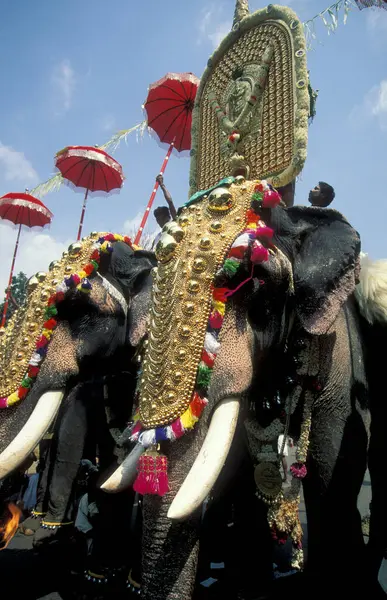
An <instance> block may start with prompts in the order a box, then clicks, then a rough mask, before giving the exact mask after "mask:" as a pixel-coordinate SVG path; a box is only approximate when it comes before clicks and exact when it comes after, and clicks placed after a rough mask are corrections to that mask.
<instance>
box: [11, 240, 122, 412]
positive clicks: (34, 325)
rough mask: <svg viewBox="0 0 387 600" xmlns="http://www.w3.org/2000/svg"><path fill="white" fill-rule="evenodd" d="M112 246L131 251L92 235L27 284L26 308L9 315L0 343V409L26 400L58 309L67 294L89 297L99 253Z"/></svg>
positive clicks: (49, 337)
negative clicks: (80, 294) (79, 293)
mask: <svg viewBox="0 0 387 600" xmlns="http://www.w3.org/2000/svg"><path fill="white" fill-rule="evenodd" d="M116 241H122V242H124V243H126V244H128V245H129V246H131V247H132V242H131V240H130V238H128V237H127V236H121V235H117V234H113V233H108V234H106V233H96V232H93V233H91V234H90V235H89V236H88V237H85V238H83V240H82V242H75V243H74V244H71V245H70V246H69V248H68V251H66V252H63V254H62V258H61V260H59V261H53V262H51V264H50V266H49V270H48V273H43V272H39V273H36V275H33V276H32V277H31V278H30V279H29V281H28V298H27V302H26V304H25V305H24V306H22V307H20V308H19V309H18V310H17V311H16V312H15V314H14V315H13V316H12V318H11V319H10V321H9V323H8V325H7V327H6V329H5V331H4V334H3V335H2V337H1V338H0V408H7V407H9V406H12V405H14V404H16V403H17V402H20V401H21V400H23V399H24V398H25V397H26V396H27V394H28V392H29V390H30V389H31V387H32V385H33V384H34V382H35V380H36V377H37V376H38V373H39V370H40V367H41V365H42V363H43V360H44V357H45V355H46V353H47V349H48V344H49V341H50V339H51V336H52V334H53V331H54V329H55V327H56V326H57V320H56V315H57V312H58V310H57V306H58V304H59V303H60V302H61V301H62V300H63V299H64V296H65V293H66V292H67V291H68V290H70V289H72V288H74V289H77V290H79V291H80V292H81V293H90V291H91V289H92V283H91V281H92V278H93V276H94V275H96V274H97V272H98V268H99V262H100V256H101V253H104V252H111V251H112V249H113V246H112V243H114V242H116ZM106 283H107V285H109V284H108V282H106ZM118 300H119V299H118Z"/></svg>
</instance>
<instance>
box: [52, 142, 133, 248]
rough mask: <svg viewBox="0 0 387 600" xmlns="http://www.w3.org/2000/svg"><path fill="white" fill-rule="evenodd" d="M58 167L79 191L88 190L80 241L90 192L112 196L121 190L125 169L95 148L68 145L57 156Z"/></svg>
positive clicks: (81, 222) (63, 175) (56, 163)
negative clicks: (117, 190) (115, 191)
mask: <svg viewBox="0 0 387 600" xmlns="http://www.w3.org/2000/svg"><path fill="white" fill-rule="evenodd" d="M55 166H56V168H57V169H58V170H59V171H60V172H61V174H62V177H64V178H65V179H67V181H69V182H70V183H72V184H73V185H74V186H75V187H76V188H83V189H85V190H86V193H85V198H84V201H83V206H82V212H81V218H80V221H79V228H78V237H77V240H79V239H80V238H81V233H82V226H83V219H84V216H85V211H86V202H87V197H88V195H89V192H105V193H109V192H111V191H112V190H115V189H118V188H120V187H122V184H123V182H124V175H123V173H122V167H121V165H120V164H119V163H118V162H117V161H116V160H114V158H112V157H111V156H110V155H109V154H107V152H105V151H104V150H100V149H99V148H96V147H94V148H93V147H92V146H67V147H66V148H64V149H63V150H60V152H58V153H57V154H56V160H55Z"/></svg>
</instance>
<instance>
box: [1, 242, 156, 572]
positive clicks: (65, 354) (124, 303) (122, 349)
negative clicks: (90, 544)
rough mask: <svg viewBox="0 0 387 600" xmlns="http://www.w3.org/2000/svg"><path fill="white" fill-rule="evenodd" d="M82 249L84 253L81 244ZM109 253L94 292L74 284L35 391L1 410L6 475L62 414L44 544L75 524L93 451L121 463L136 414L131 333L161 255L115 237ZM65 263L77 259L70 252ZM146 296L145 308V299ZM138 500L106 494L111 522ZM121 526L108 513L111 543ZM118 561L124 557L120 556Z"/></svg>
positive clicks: (47, 476)
mask: <svg viewBox="0 0 387 600" xmlns="http://www.w3.org/2000/svg"><path fill="white" fill-rule="evenodd" d="M100 235H101V234H100ZM98 237H99V236H98V234H92V235H91V236H90V239H89V241H90V242H92V243H94V242H95V241H96V240H97V239H98ZM119 239H120V238H119ZM73 246H74V245H73ZM75 250H76V252H77V253H78V254H79V253H81V254H82V252H83V250H82V247H81V246H79V245H77V246H76V248H75ZM109 250H110V252H108V253H105V254H101V260H100V265H99V270H98V273H96V274H95V275H94V276H93V277H90V281H91V282H92V289H91V291H90V292H89V293H87V294H82V293H81V292H80V291H78V290H77V289H70V290H69V291H68V292H67V293H66V294H65V296H64V299H63V301H62V302H61V303H60V304H58V314H57V322H58V324H57V327H56V329H55V330H54V331H53V334H52V337H51V339H50V342H49V345H48V350H47V354H46V357H45V359H44V362H43V364H42V366H41V369H40V372H39V373H38V375H37V377H36V380H35V382H34V384H33V386H32V389H31V390H30V391H29V393H28V395H27V396H26V397H25V398H24V399H23V400H22V401H21V402H20V403H18V404H16V405H14V406H10V407H8V408H7V409H5V410H2V411H0V451H1V454H0V474H1V477H5V476H6V475H7V474H8V473H9V472H12V470H13V469H14V468H15V467H16V466H17V465H18V464H19V463H20V461H22V460H23V458H24V456H25V455H26V454H27V453H28V452H29V451H30V450H31V449H32V448H33V447H34V446H35V445H36V444H37V443H38V442H39V439H40V438H41V437H42V436H43V435H44V433H45V431H46V430H47V428H48V427H49V426H50V423H51V422H52V420H53V418H54V417H55V413H56V412H57V415H56V417H55V418H56V421H55V426H54V435H53V439H52V442H51V446H50V450H49V452H48V456H47V460H46V462H45V468H44V470H43V472H42V474H41V477H40V482H39V486H38V503H37V506H36V510H35V514H36V516H38V517H39V518H42V519H43V520H42V527H40V528H39V529H38V530H37V532H36V534H35V539H34V543H35V546H36V547H37V548H39V547H40V546H42V544H46V543H47V542H50V541H51V540H52V539H53V538H59V539H63V536H64V535H65V530H66V527H65V525H66V523H67V524H73V522H74V517H75V515H74V503H73V499H74V491H75V490H74V488H75V485H74V484H75V481H76V478H77V474H78V470H79V465H80V462H81V459H82V458H83V457H85V453H89V454H90V455H91V456H90V458H92V460H93V461H94V459H95V457H96V456H97V451H96V448H97V447H98V456H99V460H100V469H101V470H102V471H103V470H104V469H105V468H107V467H109V468H111V467H112V463H113V461H114V460H116V461H117V456H116V454H117V452H116V449H115V444H116V441H117V439H118V437H119V435H120V434H121V433H122V430H123V429H124V428H125V426H126V424H127V421H128V419H129V416H130V412H131V403H132V401H133V396H134V389H135V385H136V377H137V369H138V366H137V362H136V357H135V353H136V348H135V345H136V344H137V341H136V340H134V342H135V344H134V345H131V344H130V342H129V340H128V336H127V332H128V327H129V324H130V320H131V315H130V312H131V311H130V304H131V301H132V298H133V297H134V295H135V294H137V293H140V294H141V295H142V294H143V291H142V288H143V280H144V278H146V276H147V275H148V274H149V272H150V270H151V269H152V268H153V266H154V264H155V258H154V255H153V254H152V253H149V252H146V251H142V250H133V249H132V247H131V246H130V245H128V244H127V243H124V242H123V241H116V242H114V244H112V245H111V247H109ZM71 252H74V248H73V247H71V248H70V249H69V253H70V255H71ZM64 261H65V264H68V263H70V265H71V264H72V262H71V258H70V259H69V258H68V256H67V253H66V255H65V257H64ZM57 268H58V267H57ZM64 268H65V270H66V269H67V266H66V267H64ZM62 270H63V269H62ZM66 272H68V271H66ZM40 278H41V279H42V278H43V277H42V274H40ZM56 283H57V282H56ZM35 297H36V294H35ZM32 301H33V299H32ZM143 301H144V310H145V309H146V302H147V298H146V297H144V296H143ZM19 340H20V337H19ZM50 404H51V405H50ZM113 464H114V463H113ZM116 464H117V462H116ZM133 497H134V496H133V493H129V494H128V493H125V494H124V495H123V496H122V497H116V498H113V497H110V498H109V497H106V495H105V494H104V495H103V498H102V501H101V507H102V508H101V511H102V510H104V511H105V514H108V516H109V518H110V520H111V518H112V517H113V516H114V515H117V513H119V514H121V516H122V522H124V520H125V515H128V518H127V519H126V520H127V521H128V522H129V517H130V507H131V503H132V501H133ZM123 507H125V510H124V508H123ZM122 526H123V525H122ZM114 530H115V528H114V527H108V518H106V527H105V542H106V540H107V539H108V537H109V535H110V537H111V536H112V535H114ZM109 545H110V546H111V548H110V552H106V555H108V556H109V558H110V563H112V562H114V561H113V554H114V553H113V551H112V548H114V547H115V548H118V545H117V544H109V543H107V542H106V548H107V549H108V548H109ZM117 551H118V550H117ZM121 551H122V552H123V549H122V547H121ZM122 552H121V554H122ZM125 553H126V554H128V553H129V551H128V550H126V551H125ZM114 559H115V560H118V558H117V554H116V555H114Z"/></svg>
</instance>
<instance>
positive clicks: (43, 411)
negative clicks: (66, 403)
mask: <svg viewBox="0 0 387 600" xmlns="http://www.w3.org/2000/svg"><path fill="white" fill-rule="evenodd" d="M63 396H64V391H62V390H61V391H56V392H53V391H50V392H45V393H44V394H43V395H42V396H40V398H39V400H38V402H37V403H36V406H35V408H34V410H33V411H32V413H31V415H30V417H29V419H28V421H27V422H26V423H25V425H24V426H23V427H22V428H21V430H20V431H19V433H18V434H17V436H16V437H15V438H14V439H13V440H12V442H11V443H10V444H9V445H8V446H7V447H6V448H5V450H3V452H2V453H1V454H0V479H2V478H3V477H6V476H7V475H9V473H11V472H12V471H13V470H14V469H16V468H17V467H18V466H19V465H21V464H22V463H23V462H24V460H25V459H26V458H27V457H28V455H29V454H30V453H31V452H32V451H33V450H34V448H36V446H37V445H38V444H39V442H40V440H41V439H42V437H43V436H44V434H45V433H46V432H47V430H48V428H49V427H50V425H51V423H52V422H53V420H54V418H55V416H56V414H57V412H58V410H59V407H60V405H61V402H62V399H63Z"/></svg>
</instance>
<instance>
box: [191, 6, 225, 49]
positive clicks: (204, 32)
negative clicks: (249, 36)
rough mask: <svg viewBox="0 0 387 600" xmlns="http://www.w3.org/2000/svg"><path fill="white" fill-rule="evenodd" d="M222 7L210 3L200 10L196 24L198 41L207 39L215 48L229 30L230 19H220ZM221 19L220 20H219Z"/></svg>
mask: <svg viewBox="0 0 387 600" xmlns="http://www.w3.org/2000/svg"><path fill="white" fill-rule="evenodd" d="M222 15H223V9H222V7H221V6H215V5H210V6H209V8H206V9H204V10H202V13H201V19H200V22H199V24H198V29H199V37H198V43H199V44H201V43H202V42H203V41H209V42H210V44H211V46H212V47H213V48H214V49H215V48H217V46H219V44H220V42H221V41H222V40H223V38H224V37H225V36H226V35H227V34H228V33H230V31H231V25H232V23H231V19H227V20H224V19H222ZM221 19H222V20H221Z"/></svg>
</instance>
